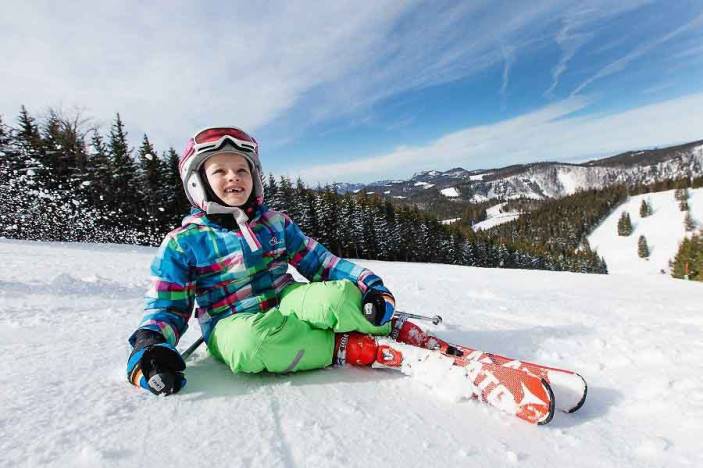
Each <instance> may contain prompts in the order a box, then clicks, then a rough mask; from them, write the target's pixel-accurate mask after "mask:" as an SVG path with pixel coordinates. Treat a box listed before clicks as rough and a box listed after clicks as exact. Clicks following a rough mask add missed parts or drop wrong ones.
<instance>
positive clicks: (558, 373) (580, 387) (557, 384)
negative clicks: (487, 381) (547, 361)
mask: <svg viewBox="0 0 703 468" xmlns="http://www.w3.org/2000/svg"><path fill="white" fill-rule="evenodd" d="M391 337H392V338H393V339H394V340H396V341H398V342H400V343H406V344H410V345H413V346H419V347H421V348H425V349H437V350H439V351H440V352H441V353H443V354H446V355H448V356H452V357H453V358H455V362H456V363H457V365H464V366H470V365H471V363H473V362H480V363H483V364H492V365H494V366H499V367H503V368H509V369H515V370H519V371H521V372H523V373H527V374H529V375H532V376H535V377H539V378H540V379H543V380H545V381H546V382H547V383H548V384H549V386H550V387H551V389H552V391H553V392H554V396H555V400H556V406H557V408H558V409H560V410H561V411H564V412H566V413H573V412H574V411H577V410H578V409H579V408H581V407H582V406H583V404H584V402H585V401H586V394H587V392H588V386H587V384H586V381H585V380H584V378H583V377H581V376H580V375H579V374H578V373H576V372H573V371H570V370H566V369H559V368H555V367H549V366H543V365H541V364H535V363H532V362H527V361H521V360H517V359H511V358H508V357H505V356H501V355H499V354H493V353H486V352H484V351H479V350H477V349H474V348H470V347H468V346H462V345H455V344H451V343H448V342H446V341H444V340H442V339H440V338H437V337H436V336H433V335H430V334H429V333H427V332H425V331H424V330H422V329H421V328H420V327H418V326H417V325H415V324H414V323H412V322H409V321H408V318H407V316H404V315H403V314H402V313H399V314H396V316H395V317H394V318H393V330H392V332H391Z"/></svg>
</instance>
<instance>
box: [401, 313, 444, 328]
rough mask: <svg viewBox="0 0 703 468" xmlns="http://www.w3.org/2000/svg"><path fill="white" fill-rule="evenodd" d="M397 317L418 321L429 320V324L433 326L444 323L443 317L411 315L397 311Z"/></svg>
mask: <svg viewBox="0 0 703 468" xmlns="http://www.w3.org/2000/svg"><path fill="white" fill-rule="evenodd" d="M396 315H397V316H399V317H406V318H412V319H416V320H427V321H428V322H432V324H433V325H439V324H440V323H442V317H441V316H440V315H435V316H432V317H428V316H427V315H418V314H411V313H409V312H402V311H396Z"/></svg>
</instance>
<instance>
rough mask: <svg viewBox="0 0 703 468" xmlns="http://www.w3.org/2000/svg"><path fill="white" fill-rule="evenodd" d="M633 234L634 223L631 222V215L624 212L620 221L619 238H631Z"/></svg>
mask: <svg viewBox="0 0 703 468" xmlns="http://www.w3.org/2000/svg"><path fill="white" fill-rule="evenodd" d="M630 234H632V221H631V220H630V213H628V212H627V211H623V212H622V215H620V219H619V220H618V235H619V236H625V237H626V236H629V235H630Z"/></svg>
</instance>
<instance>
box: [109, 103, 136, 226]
mask: <svg viewBox="0 0 703 468" xmlns="http://www.w3.org/2000/svg"><path fill="white" fill-rule="evenodd" d="M108 150H109V154H110V159H111V166H112V170H113V174H112V177H111V179H110V186H109V187H108V190H111V191H112V194H113V196H114V201H115V211H116V215H115V218H116V221H117V224H118V225H119V226H121V227H122V228H123V229H124V228H129V227H131V226H133V225H136V224H138V220H135V219H134V218H135V216H136V215H137V213H139V211H140V210H139V205H140V203H139V193H138V191H137V189H138V184H137V174H136V167H135V164H134V162H133V161H132V156H131V153H132V150H131V149H130V148H129V144H128V143H127V132H126V130H125V128H124V124H123V123H122V119H121V117H120V114H119V113H118V114H117V115H116V117H115V122H114V123H113V125H112V128H111V129H110V139H109V141H108Z"/></svg>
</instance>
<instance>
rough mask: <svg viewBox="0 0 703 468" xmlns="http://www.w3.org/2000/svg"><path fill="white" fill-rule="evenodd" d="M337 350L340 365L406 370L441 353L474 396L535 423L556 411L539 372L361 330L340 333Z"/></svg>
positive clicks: (545, 419)
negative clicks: (449, 353)
mask: <svg viewBox="0 0 703 468" xmlns="http://www.w3.org/2000/svg"><path fill="white" fill-rule="evenodd" d="M336 350H337V351H336V364H337V365H345V364H351V365H357V366H373V367H387V368H396V369H399V370H402V371H404V372H405V373H408V372H409V371H410V373H412V369H413V368H421V366H422V362H423V361H426V360H428V359H429V358H430V357H431V356H432V355H434V356H435V357H436V356H442V359H445V360H448V361H450V363H449V367H453V366H458V367H461V368H462V369H463V372H464V373H463V377H462V378H465V379H466V380H465V382H466V385H468V386H470V390H471V392H470V393H471V394H472V396H473V397H475V398H477V399H479V400H481V401H483V402H485V403H488V404H489V405H491V406H494V407H496V408H499V409H501V410H502V411H505V412H507V413H510V414H513V415H515V416H517V417H519V418H520V419H523V420H525V421H527V422H530V423H533V424H547V423H548V422H549V421H551V419H552V417H553V415H554V397H553V393H552V390H551V388H550V387H549V384H548V383H547V382H546V381H545V380H544V379H542V378H540V377H538V376H535V375H532V374H528V373H525V372H523V371H520V370H516V369H512V368H510V367H503V366H499V365H496V364H493V363H485V362H481V361H466V360H464V359H462V358H461V357H457V356H451V355H448V354H445V353H441V352H440V351H439V350H437V349H428V348H424V347H419V346H414V345H412V344H407V343H397V342H393V341H391V340H389V339H384V338H376V337H373V336H370V335H363V334H360V333H348V334H340V335H337V344H336ZM435 353H437V354H435ZM454 369H457V367H454ZM459 372H462V371H459ZM462 381H463V380H462Z"/></svg>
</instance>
